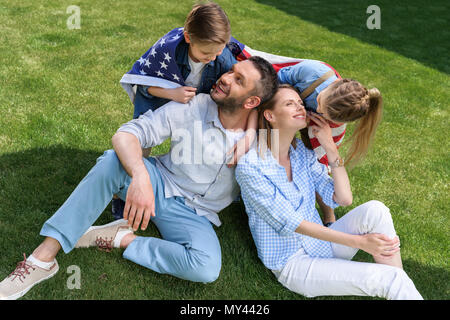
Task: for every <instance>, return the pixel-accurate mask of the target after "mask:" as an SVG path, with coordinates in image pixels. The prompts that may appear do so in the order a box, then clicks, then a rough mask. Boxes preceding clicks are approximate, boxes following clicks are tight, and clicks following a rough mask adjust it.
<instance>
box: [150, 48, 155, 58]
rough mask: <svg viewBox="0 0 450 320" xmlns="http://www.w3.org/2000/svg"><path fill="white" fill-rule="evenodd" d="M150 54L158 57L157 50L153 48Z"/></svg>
mask: <svg viewBox="0 0 450 320" xmlns="http://www.w3.org/2000/svg"><path fill="white" fill-rule="evenodd" d="M150 54H151V55H152V56H153V57H155V55H156V50H155V48H152V51H151V52H150Z"/></svg>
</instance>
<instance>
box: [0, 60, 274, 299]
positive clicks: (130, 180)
mask: <svg viewBox="0 0 450 320" xmlns="http://www.w3.org/2000/svg"><path fill="white" fill-rule="evenodd" d="M276 87H277V76H276V73H275V71H274V69H273V68H272V66H271V65H270V64H269V63H268V62H267V61H265V60H264V59H262V58H259V57H252V58H250V59H248V60H245V61H242V62H239V63H237V64H235V65H234V66H233V68H232V69H231V70H230V71H229V72H228V73H226V74H224V75H223V76H222V77H221V78H220V79H219V80H218V82H217V85H216V87H215V89H213V90H212V91H211V93H210V95H208V94H199V95H197V96H196V97H195V98H193V99H192V100H191V101H190V102H189V104H180V103H177V102H170V103H168V104H166V105H165V106H164V107H163V108H159V109H158V110H156V111H155V112H152V111H149V112H147V113H146V114H145V115H143V116H141V117H140V118H139V119H135V120H132V121H130V122H128V123H126V124H125V125H123V126H122V127H121V128H120V129H119V130H118V132H117V133H116V134H115V135H114V137H113V139H112V143H113V148H114V151H112V150H109V151H106V152H105V153H104V155H103V156H101V157H100V158H99V159H98V161H97V164H96V165H95V166H94V167H93V168H92V169H91V171H90V172H89V173H88V174H87V175H86V177H85V178H84V179H83V180H82V181H81V182H80V184H79V185H78V186H77V187H76V189H75V190H74V191H73V193H72V194H71V195H70V197H69V198H68V199H67V200H66V202H65V203H64V204H63V205H62V206H61V207H60V208H59V209H58V211H57V212H56V213H55V214H54V215H53V216H52V217H51V218H50V219H49V220H47V221H46V222H45V223H44V226H43V227H42V229H41V233H40V234H41V235H42V236H45V237H46V238H45V239H44V241H43V242H42V243H41V244H40V245H39V246H38V247H37V248H36V249H35V250H34V251H33V253H32V255H30V256H29V257H28V258H26V259H24V261H22V262H19V264H18V265H17V267H16V269H15V270H14V271H13V272H12V273H11V274H10V275H9V276H8V277H7V278H6V279H4V280H3V281H2V282H1V283H0V298H2V299H17V298H19V297H21V296H23V295H24V294H25V293H26V292H27V291H28V290H29V289H31V287H32V286H34V285H35V284H37V283H39V282H41V281H43V280H46V279H48V278H50V277H52V276H53V275H54V274H56V272H57V271H58V264H57V262H56V259H55V257H56V255H57V253H58V252H59V250H60V249H61V248H62V249H63V250H64V252H65V253H68V252H70V251H71V250H72V249H73V248H74V247H77V248H78V247H90V246H96V245H97V246H99V247H101V248H104V249H108V250H109V249H111V248H112V247H120V248H124V249H125V251H124V253H123V256H124V257H125V258H126V259H129V260H131V261H134V262H135V263H137V264H140V265H142V266H144V267H147V268H149V269H152V270H154V271H156V272H159V273H165V274H171V275H173V276H176V277H179V278H182V279H186V280H190V281H198V282H212V281H214V280H215V279H217V277H218V276H219V272H220V268H221V251H220V244H219V241H218V239H217V236H216V234H215V232H214V229H213V227H212V224H211V223H214V224H216V225H220V220H219V218H218V215H217V213H218V212H219V211H221V210H222V209H224V208H225V207H227V206H228V205H229V204H230V203H231V202H232V201H233V199H234V198H235V197H236V196H237V194H238V192H239V189H238V185H237V183H236V181H235V176H234V168H230V167H228V166H227V165H226V163H227V159H226V151H227V148H228V147H229V146H228V145H227V144H224V140H228V141H230V140H231V143H230V144H233V143H234V142H235V141H237V140H238V139H239V138H241V137H242V135H243V134H244V133H243V130H245V129H246V125H247V118H248V116H249V113H250V112H251V111H252V109H253V108H255V107H257V106H258V105H260V104H261V103H263V102H265V101H267V100H268V99H270V97H271V96H272V95H273V94H274V93H275V91H276ZM167 138H171V140H172V141H171V152H169V153H168V154H165V155H162V156H158V157H156V158H148V159H145V158H143V157H142V148H149V147H153V146H156V145H158V144H161V143H162V142H163V141H164V140H166V139H167ZM180 138H183V139H180ZM189 138H190V139H189ZM221 138H222V139H221ZM113 194H117V195H119V197H120V198H122V199H123V200H125V201H126V204H125V210H124V219H122V220H118V221H115V222H112V223H110V224H107V225H104V226H96V227H90V226H91V225H92V224H93V223H94V222H95V221H96V220H97V218H98V217H99V216H100V214H101V213H102V212H103V210H104V209H105V208H106V206H107V205H108V203H109V201H110V200H111V198H112V195H113ZM150 220H152V221H153V222H154V223H155V225H156V226H157V227H158V229H159V231H160V233H161V235H162V239H159V238H153V237H137V236H136V235H134V233H133V230H134V231H136V230H137V229H138V228H139V226H140V227H141V229H143V230H144V229H146V228H147V226H148V223H149V221H150Z"/></svg>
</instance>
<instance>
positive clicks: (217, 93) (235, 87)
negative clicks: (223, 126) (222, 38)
mask: <svg viewBox="0 0 450 320" xmlns="http://www.w3.org/2000/svg"><path fill="white" fill-rule="evenodd" d="M260 79H261V76H260V74H259V71H258V70H257V69H256V68H255V66H254V65H253V62H251V61H248V60H245V61H241V62H238V63H236V64H234V65H233V67H232V68H231V70H230V71H228V72H227V73H225V74H223V75H222V76H221V77H220V79H219V80H218V81H217V83H216V87H215V88H214V89H213V90H212V91H211V98H212V99H213V100H214V101H215V102H216V103H217V105H218V106H219V107H220V108H221V109H222V110H228V111H230V112H233V111H234V110H236V109H237V108H239V107H242V106H243V104H244V101H245V100H246V99H247V98H248V97H250V96H252V95H254V94H253V92H254V90H255V88H256V83H257V81H259V80H260Z"/></svg>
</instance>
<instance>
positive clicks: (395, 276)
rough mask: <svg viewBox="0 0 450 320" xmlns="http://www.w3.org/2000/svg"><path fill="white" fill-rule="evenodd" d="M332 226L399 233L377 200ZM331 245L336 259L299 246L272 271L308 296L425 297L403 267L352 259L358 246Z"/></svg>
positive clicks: (343, 229) (362, 231) (349, 230)
mask: <svg viewBox="0 0 450 320" xmlns="http://www.w3.org/2000/svg"><path fill="white" fill-rule="evenodd" d="M330 228H331V229H333V230H337V231H341V232H345V233H349V234H367V233H381V234H385V235H387V236H388V237H390V238H393V237H395V236H396V232H395V229H394V224H393V222H392V217H391V213H390V211H389V209H388V208H387V207H386V206H385V205H384V204H383V203H381V202H380V201H375V200H372V201H369V202H366V203H364V204H362V205H360V206H358V207H356V208H354V209H353V210H351V211H350V212H348V213H347V214H345V215H344V216H343V217H341V218H340V219H338V220H337V221H336V222H335V223H333V224H332V225H331V226H330ZM331 247H332V250H333V255H334V257H333V258H317V257H315V258H313V257H310V256H309V255H308V254H306V253H305V252H304V250H303V249H300V250H299V251H298V252H297V253H295V254H294V255H292V256H291V257H290V258H289V260H288V261H287V263H286V264H285V265H284V267H283V268H282V269H281V270H275V271H274V270H272V271H273V273H274V274H275V276H276V277H277V279H278V281H279V282H280V283H281V284H282V285H283V286H285V287H286V288H288V289H289V290H291V291H294V292H296V293H299V294H302V295H304V296H306V297H316V296H345V295H355V296H372V297H381V298H386V299H389V300H422V299H423V298H422V296H421V295H420V293H419V292H418V291H417V289H416V287H415V286H414V283H413V282H412V280H411V279H410V278H409V277H408V275H407V274H406V273H405V271H403V270H402V269H400V268H397V267H393V266H389V265H385V264H379V263H367V262H357V261H351V259H352V258H353V257H354V255H355V254H356V253H357V251H358V249H356V248H351V247H347V246H344V245H341V244H336V243H332V244H331Z"/></svg>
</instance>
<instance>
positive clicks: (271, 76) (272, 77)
mask: <svg viewBox="0 0 450 320" xmlns="http://www.w3.org/2000/svg"><path fill="white" fill-rule="evenodd" d="M248 60H250V61H251V62H252V63H253V65H254V66H255V68H256V69H257V70H258V72H259V74H260V75H261V79H260V80H259V81H258V82H257V83H256V88H255V91H254V95H256V96H258V97H259V98H260V99H261V102H260V104H259V105H262V104H264V103H265V102H266V101H268V100H270V99H271V98H272V97H273V96H274V95H275V93H276V92H277V89H278V77H277V72H276V71H275V69H274V68H273V66H272V65H271V64H270V63H269V62H268V61H267V60H265V59H263V58H261V57H258V56H252V57H250V58H248Z"/></svg>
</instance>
